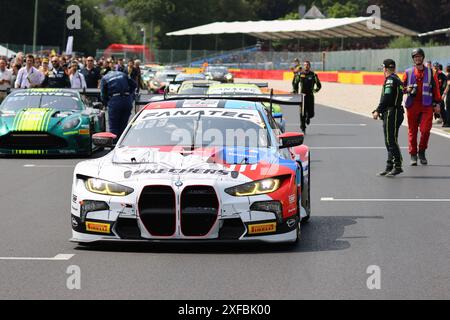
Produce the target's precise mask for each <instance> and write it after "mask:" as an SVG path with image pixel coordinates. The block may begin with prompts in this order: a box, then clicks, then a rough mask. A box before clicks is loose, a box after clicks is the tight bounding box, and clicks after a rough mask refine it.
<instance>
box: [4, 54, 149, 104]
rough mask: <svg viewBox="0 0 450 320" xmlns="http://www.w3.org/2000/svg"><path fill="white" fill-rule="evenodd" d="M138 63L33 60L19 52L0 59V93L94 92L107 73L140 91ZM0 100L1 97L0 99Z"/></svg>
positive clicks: (53, 57) (54, 57) (58, 58)
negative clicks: (115, 74) (132, 83)
mask: <svg viewBox="0 0 450 320" xmlns="http://www.w3.org/2000/svg"><path fill="white" fill-rule="evenodd" d="M140 65H141V62H140V61H139V60H129V61H127V64H125V61H124V59H121V58H118V59H117V60H116V59H115V58H114V57H112V58H100V59H98V60H96V59H95V58H93V57H70V56H63V55H62V56H60V55H51V56H48V57H35V56H33V55H31V54H28V55H25V54H23V53H22V52H19V53H18V54H17V55H16V56H15V57H13V58H10V59H7V58H4V57H0V91H1V92H5V91H7V90H8V89H11V88H16V89H19V88H21V89H28V88H69V89H97V88H100V81H101V79H102V78H103V77H104V76H105V75H106V74H108V73H109V72H111V71H121V72H124V73H126V74H127V75H128V76H129V77H130V78H131V79H132V80H134V81H135V82H136V84H137V86H138V87H140V88H143V82H142V74H141V68H140ZM0 98H1V97H0Z"/></svg>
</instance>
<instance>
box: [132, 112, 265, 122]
mask: <svg viewBox="0 0 450 320" xmlns="http://www.w3.org/2000/svg"><path fill="white" fill-rule="evenodd" d="M199 116H202V117H219V118H235V119H242V120H251V121H253V122H258V121H260V120H261V119H260V116H259V114H258V112H257V111H253V110H249V111H246V112H240V111H237V110H236V111H230V110H226V109H220V110H217V109H216V110H205V109H184V110H180V109H170V110H161V111H159V110H158V111H157V110H151V111H147V112H144V113H143V115H142V117H141V119H140V120H144V121H145V120H149V119H161V118H166V117H199Z"/></svg>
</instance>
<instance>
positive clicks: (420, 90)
mask: <svg viewBox="0 0 450 320" xmlns="http://www.w3.org/2000/svg"><path fill="white" fill-rule="evenodd" d="M411 56H412V58H413V60H414V64H415V66H414V67H412V68H410V69H408V70H406V73H405V75H404V76H403V79H402V80H403V85H404V87H405V88H407V89H406V90H405V93H406V94H407V95H408V96H407V99H406V109H407V113H408V128H409V154H410V155H411V166H417V161H418V158H417V156H419V159H420V163H421V164H422V165H427V164H428V160H427V158H426V155H425V152H426V150H427V149H428V142H429V140H430V134H431V128H432V127H433V113H439V112H440V103H441V100H442V99H441V93H440V91H439V81H438V79H437V76H436V75H433V70H432V69H431V68H428V67H425V66H424V64H423V62H424V60H425V52H424V51H423V50H422V49H414V50H413V52H412V54H411ZM419 128H420V134H421V137H420V143H419V146H417V134H418V131H419Z"/></svg>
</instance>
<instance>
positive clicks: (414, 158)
mask: <svg viewBox="0 0 450 320" xmlns="http://www.w3.org/2000/svg"><path fill="white" fill-rule="evenodd" d="M411 166H412V167H417V156H411Z"/></svg>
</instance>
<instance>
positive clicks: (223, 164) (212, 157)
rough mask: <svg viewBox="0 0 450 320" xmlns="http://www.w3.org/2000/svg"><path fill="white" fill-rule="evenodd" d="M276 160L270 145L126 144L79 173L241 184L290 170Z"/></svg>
mask: <svg viewBox="0 0 450 320" xmlns="http://www.w3.org/2000/svg"><path fill="white" fill-rule="evenodd" d="M277 160H279V158H278V157H277V153H276V151H275V150H273V149H270V148H234V147H233V148H228V147H226V148H198V149H195V150H194V151H192V152H191V151H189V150H188V151H187V150H186V149H184V148H181V147H170V148H169V147H161V148H131V147H125V148H117V149H115V150H114V151H112V152H111V153H110V154H108V155H107V156H105V157H103V158H101V159H97V160H90V161H85V162H82V163H80V164H79V165H78V166H77V169H76V173H77V174H81V175H86V176H89V177H95V178H100V179H104V180H108V181H114V182H118V183H121V182H122V183H132V182H135V183H138V182H139V181H149V180H150V181H151V180H155V179H163V180H168V181H177V180H179V179H183V180H190V181H191V180H202V181H204V180H208V181H211V180H212V181H211V182H212V183H215V182H216V183H217V182H220V181H223V182H225V181H227V180H228V181H233V183H235V184H238V183H244V182H248V181H250V180H259V179H264V178H265V177H267V176H275V175H278V174H287V173H290V172H291V171H290V170H292V169H291V168H289V167H286V166H283V165H280V162H279V161H277Z"/></svg>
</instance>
